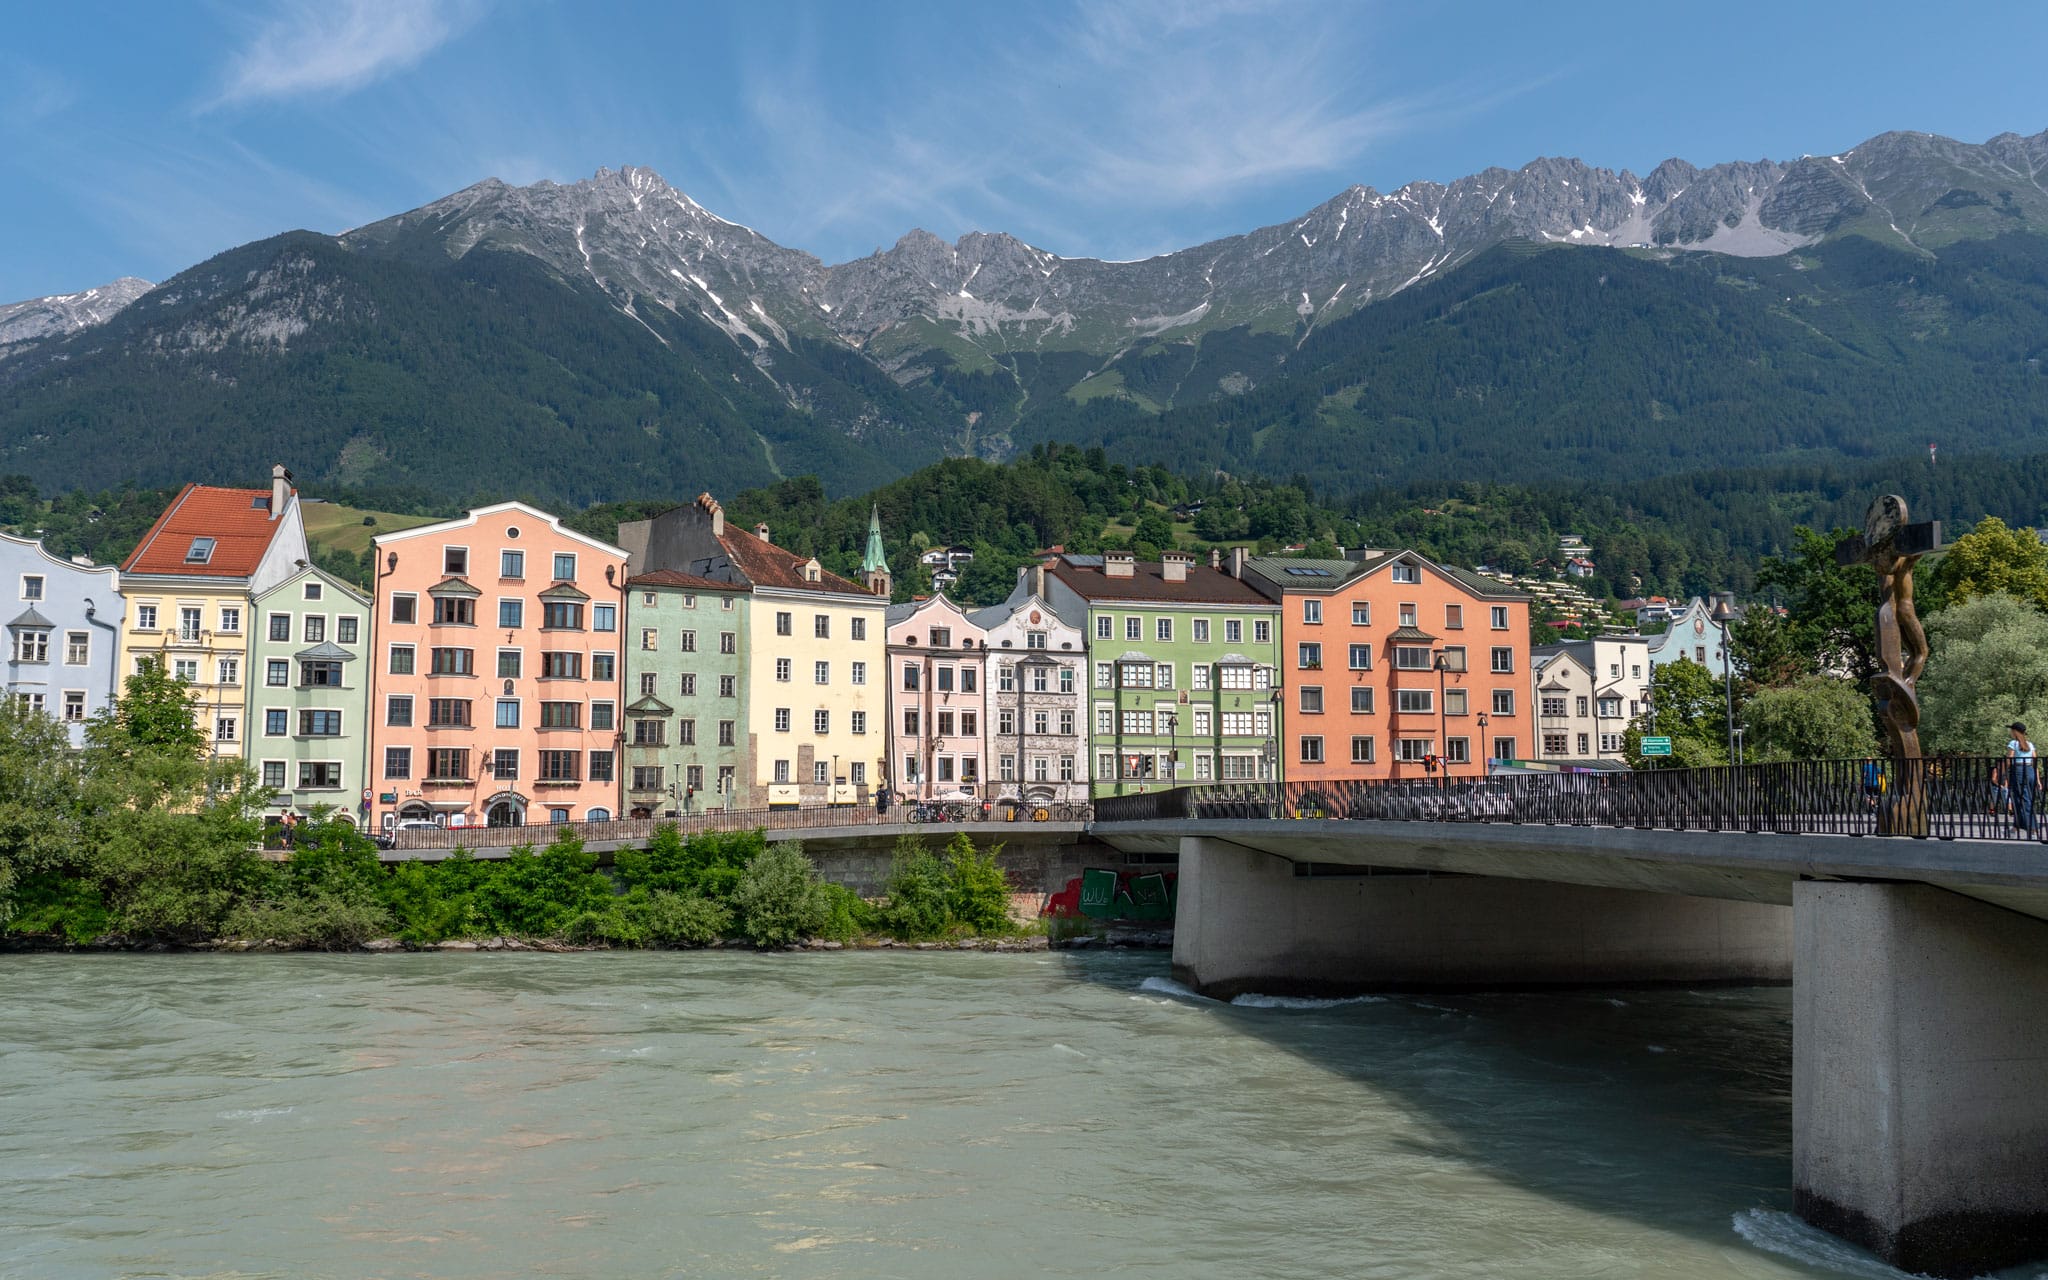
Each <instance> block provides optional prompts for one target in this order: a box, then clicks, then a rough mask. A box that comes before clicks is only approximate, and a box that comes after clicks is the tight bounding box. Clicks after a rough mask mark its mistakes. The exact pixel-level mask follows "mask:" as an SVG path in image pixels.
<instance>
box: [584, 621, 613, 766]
mask: <svg viewBox="0 0 2048 1280" xmlns="http://www.w3.org/2000/svg"><path fill="white" fill-rule="evenodd" d="M590 629H591V630H592V631H617V630H618V629H619V606H617V605H615V604H594V605H591V606H590ZM596 763H597V761H596V759H595V758H594V757H593V758H592V760H591V764H592V765H593V766H595V765H596ZM593 781H594V779H593Z"/></svg>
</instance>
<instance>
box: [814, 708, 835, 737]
mask: <svg viewBox="0 0 2048 1280" xmlns="http://www.w3.org/2000/svg"><path fill="white" fill-rule="evenodd" d="M811 732H812V733H817V734H825V733H830V732H832V713H831V712H830V711H813V712H811Z"/></svg>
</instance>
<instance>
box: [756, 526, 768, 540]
mask: <svg viewBox="0 0 2048 1280" xmlns="http://www.w3.org/2000/svg"><path fill="white" fill-rule="evenodd" d="M754 536H755V537H757V538H759V539H760V540H761V541H763V542H766V541H768V526H767V525H765V524H757V525H755V526H754Z"/></svg>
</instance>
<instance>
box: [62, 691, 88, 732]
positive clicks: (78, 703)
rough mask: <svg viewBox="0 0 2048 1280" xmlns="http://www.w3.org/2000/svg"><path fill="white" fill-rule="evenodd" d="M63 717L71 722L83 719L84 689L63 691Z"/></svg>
mask: <svg viewBox="0 0 2048 1280" xmlns="http://www.w3.org/2000/svg"><path fill="white" fill-rule="evenodd" d="M64 718H65V719H66V720H67V721H70V722H71V723H73V724H76V723H77V722H79V721H81V720H83V719H85V690H83V689H66V690H65V691H64Z"/></svg>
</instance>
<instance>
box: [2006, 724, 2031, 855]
mask: <svg viewBox="0 0 2048 1280" xmlns="http://www.w3.org/2000/svg"><path fill="white" fill-rule="evenodd" d="M2006 728H2008V729H2010V730H2012V738H2011V740H2010V741H2008V742H2007V743H2006V744H2005V756H2006V760H2007V761H2008V762H2009V763H2008V765H2007V770H2006V771H2007V775H2008V776H2007V778H2006V784H2007V785H2008V786H2010V787H2011V788H2012V813H2013V820H2014V821H2015V822H2017V823H2018V824H2019V829H2020V830H2022V831H2024V832H2027V833H2028V834H2029V835H2031V834H2032V833H2033V830H2034V743H2033V741H2032V740H2031V739H2030V738H2028V737H2027V726H2025V725H2023V724H2021V723H2020V722H2019V721H2017V720H2015V721H2013V722H2012V723H2011V724H2009V725H2007V726H2006Z"/></svg>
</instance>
